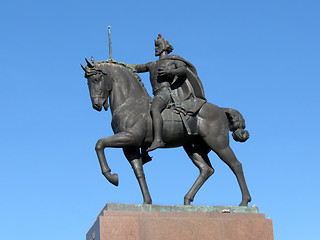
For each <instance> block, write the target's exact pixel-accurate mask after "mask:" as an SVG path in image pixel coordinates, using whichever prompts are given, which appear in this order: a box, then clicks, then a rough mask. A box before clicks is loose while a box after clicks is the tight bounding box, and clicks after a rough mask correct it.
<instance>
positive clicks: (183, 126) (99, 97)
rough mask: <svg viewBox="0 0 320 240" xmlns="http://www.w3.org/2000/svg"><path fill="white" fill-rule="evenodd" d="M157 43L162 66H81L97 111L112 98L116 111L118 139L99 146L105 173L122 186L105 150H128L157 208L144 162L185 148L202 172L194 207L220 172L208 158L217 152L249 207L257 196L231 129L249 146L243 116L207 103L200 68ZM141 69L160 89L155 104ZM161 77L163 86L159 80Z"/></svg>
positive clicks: (114, 122) (194, 188)
mask: <svg viewBox="0 0 320 240" xmlns="http://www.w3.org/2000/svg"><path fill="white" fill-rule="evenodd" d="M155 44H156V55H158V56H159V57H160V59H159V60H158V61H156V62H151V63H147V64H142V65H132V64H124V63H118V62H116V61H114V60H113V59H111V58H110V59H109V60H107V61H101V62H95V63H94V62H93V61H92V62H90V61H88V60H87V59H86V61H87V66H83V65H81V66H82V68H83V70H84V71H85V77H86V78H87V80H88V87H89V91H90V97H91V101H92V105H93V108H94V109H96V110H98V111H101V110H102V107H104V109H105V110H107V109H108V106H109V105H108V100H109V103H110V108H111V113H112V122H111V125H112V129H113V131H114V133H115V135H113V136H110V137H106V138H101V139H99V141H98V142H97V144H96V147H95V149H96V152H97V156H98V159H99V162H100V166H101V170H102V174H103V175H104V176H105V177H106V178H107V180H108V181H110V182H111V183H112V184H114V185H116V186H117V185H118V175H117V174H111V169H110V168H109V166H108V164H107V161H106V157H105V154H104V149H105V148H107V147H115V148H122V149H123V152H124V154H125V156H126V158H127V159H128V161H129V162H130V164H131V166H132V168H133V170H134V173H135V175H136V178H137V180H138V182H139V185H140V188H141V191H142V195H143V199H144V204H152V200H151V197H150V194H149V190H148V187H147V183H146V180H145V175H144V171H143V164H144V163H146V162H148V161H150V160H151V158H150V157H149V155H148V154H147V152H146V150H147V149H148V147H150V146H151V147H150V150H153V148H154V149H155V148H157V147H165V148H173V147H179V146H183V147H184V149H185V151H186V153H187V154H188V156H189V157H190V159H191V160H192V162H193V163H194V164H195V165H196V166H197V167H198V168H199V170H200V174H199V176H198V178H197V179H196V181H195V183H194V184H193V186H192V187H191V189H190V190H189V192H188V193H187V194H186V195H185V197H184V204H185V205H189V204H190V203H191V202H192V201H193V200H194V197H195V194H196V193H197V192H198V190H199V189H200V187H201V186H202V185H203V183H204V182H205V181H206V180H207V179H208V178H209V177H210V176H211V175H212V174H213V172H214V169H213V167H212V166H211V163H210V161H209V158H208V156H207V155H208V153H209V152H210V151H211V150H213V151H214V152H215V153H216V154H217V155H218V156H219V157H220V158H221V160H222V161H224V162H225V163H226V164H227V165H228V166H229V167H230V169H231V170H232V171H233V173H234V174H235V175H236V178H237V180H238V183H239V186H240V189H241V193H242V201H241V203H240V206H247V205H248V202H250V201H251V197H250V194H249V191H248V188H247V185H246V181H245V178H244V174H243V171H242V165H241V163H240V162H239V161H238V160H237V158H236V156H235V155H234V153H233V151H232V149H231V148H230V146H229V130H230V131H232V132H233V133H232V136H233V138H234V140H236V141H240V142H244V141H246V140H247V139H248V138H249V133H248V131H246V130H244V128H245V121H244V119H243V117H242V115H241V114H240V113H239V112H238V111H236V110H234V109H231V108H220V107H218V106H216V105H214V104H212V103H209V102H207V101H206V100H205V98H204V92H203V88H202V84H201V82H200V80H199V78H198V77H197V74H196V71H195V68H194V67H193V66H192V65H191V64H190V63H188V62H187V61H185V60H184V59H182V58H181V57H178V56H175V55H172V57H171V56H168V53H169V51H170V46H169V48H168V45H167V46H165V45H166V41H164V40H163V39H162V38H158V39H157V40H156V42H155ZM161 44H163V45H162V46H160V45H161ZM168 49H169V50H168ZM164 55H165V57H164V59H162V56H164ZM135 71H137V72H145V71H149V72H150V79H151V82H152V87H153V90H154V91H159V93H157V92H155V100H153V101H152V99H151V97H150V96H149V94H148V93H147V91H146V89H145V88H144V86H143V84H142V83H141V79H140V77H139V76H138V75H137V74H136V73H135ZM176 76H177V77H176ZM161 79H163V82H160V83H159V82H155V81H158V80H161ZM170 98H171V99H170ZM153 108H155V110H154V109H153ZM150 110H152V111H150ZM150 112H152V114H150ZM157 114H158V115H159V114H161V117H160V118H161V119H160V118H159V119H160V124H159V123H156V124H159V126H160V127H159V126H158V129H157V130H156V131H159V132H160V134H159V132H155V131H153V129H152V126H153V124H152V120H156V121H157V120H158V117H159V116H157ZM151 115H152V117H151ZM162 119H163V120H164V121H162ZM161 122H162V123H161ZM159 129H160V130H159ZM153 132H155V137H153ZM154 138H155V139H154ZM154 140H155V141H154ZM154 142H155V143H154ZM151 144H152V145H154V146H152V145H151Z"/></svg>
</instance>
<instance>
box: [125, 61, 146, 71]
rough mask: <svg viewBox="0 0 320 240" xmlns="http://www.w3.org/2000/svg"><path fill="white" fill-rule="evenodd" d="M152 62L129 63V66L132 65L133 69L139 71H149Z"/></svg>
mask: <svg viewBox="0 0 320 240" xmlns="http://www.w3.org/2000/svg"><path fill="white" fill-rule="evenodd" d="M151 63H152V62H148V63H145V64H128V67H130V68H131V69H132V70H134V71H135V72H137V73H142V72H149V69H150V68H149V66H150V64H151Z"/></svg>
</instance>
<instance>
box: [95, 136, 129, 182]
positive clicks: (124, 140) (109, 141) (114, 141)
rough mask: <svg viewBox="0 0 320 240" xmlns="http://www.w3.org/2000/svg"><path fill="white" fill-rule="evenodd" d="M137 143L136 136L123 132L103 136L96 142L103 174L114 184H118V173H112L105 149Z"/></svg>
mask: <svg viewBox="0 0 320 240" xmlns="http://www.w3.org/2000/svg"><path fill="white" fill-rule="evenodd" d="M134 144H135V138H134V136H133V134H132V133H129V132H121V133H117V134H115V135H113V136H110V137H106V138H101V139H99V140H98V142H97V144H96V147H95V149H96V152H97V156H98V159H99V163H100V167H101V171H102V174H103V175H104V176H105V177H106V178H107V180H108V181H109V182H111V183H112V184H113V185H115V186H118V183H119V180H118V174H116V173H115V174H111V169H110V168H109V166H108V163H107V160H106V156H105V154H104V149H105V148H106V147H115V148H122V147H126V146H130V145H131V146H133V145H134Z"/></svg>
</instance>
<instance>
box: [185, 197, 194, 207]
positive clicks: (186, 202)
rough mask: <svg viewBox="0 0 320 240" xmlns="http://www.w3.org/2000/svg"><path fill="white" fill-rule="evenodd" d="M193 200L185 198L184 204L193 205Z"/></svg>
mask: <svg viewBox="0 0 320 240" xmlns="http://www.w3.org/2000/svg"><path fill="white" fill-rule="evenodd" d="M191 202H192V200H191V199H189V198H185V199H184V205H191Z"/></svg>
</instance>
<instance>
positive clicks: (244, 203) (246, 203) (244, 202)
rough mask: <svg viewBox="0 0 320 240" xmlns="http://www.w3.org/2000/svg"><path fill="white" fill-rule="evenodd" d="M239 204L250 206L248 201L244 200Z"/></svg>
mask: <svg viewBox="0 0 320 240" xmlns="http://www.w3.org/2000/svg"><path fill="white" fill-rule="evenodd" d="M239 206H244V207H247V206H248V202H247V201H242V202H241V203H240V204H239Z"/></svg>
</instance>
